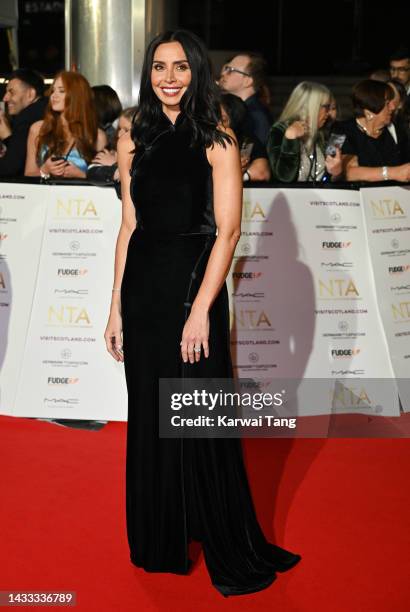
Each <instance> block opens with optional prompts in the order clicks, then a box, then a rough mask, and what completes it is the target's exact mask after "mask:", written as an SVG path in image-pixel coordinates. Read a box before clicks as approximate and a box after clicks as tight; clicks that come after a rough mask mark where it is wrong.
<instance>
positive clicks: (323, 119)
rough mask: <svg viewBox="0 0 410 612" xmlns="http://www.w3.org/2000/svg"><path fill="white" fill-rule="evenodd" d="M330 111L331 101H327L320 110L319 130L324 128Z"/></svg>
mask: <svg viewBox="0 0 410 612" xmlns="http://www.w3.org/2000/svg"><path fill="white" fill-rule="evenodd" d="M329 110H330V101H329V100H325V102H323V104H321V105H320V109H319V115H318V118H317V129H318V130H320V128H322V127H323V126H324V125H325V123H326V121H327V118H328V117H329Z"/></svg>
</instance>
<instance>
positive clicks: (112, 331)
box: [105, 133, 137, 361]
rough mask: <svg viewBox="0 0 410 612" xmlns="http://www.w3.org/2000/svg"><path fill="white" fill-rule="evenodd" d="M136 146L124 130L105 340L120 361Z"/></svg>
mask: <svg viewBox="0 0 410 612" xmlns="http://www.w3.org/2000/svg"><path fill="white" fill-rule="evenodd" d="M133 149H134V143H133V141H132V140H131V137H130V135H129V133H127V134H123V136H121V138H120V139H119V140H118V146H117V153H118V169H119V172H120V179H121V194H122V220H121V227H120V230H119V232H118V238H117V244H116V248H115V264H114V285H113V288H114V289H115V291H113V292H112V299H111V308H110V317H109V320H108V324H107V329H106V331H105V341H106V345H107V350H108V352H109V353H110V354H111V355H112V356H113V357H114V359H116V360H117V361H123V356H122V351H121V347H122V337H121V334H122V322H121V293H120V291H119V289H121V283H122V277H123V274H124V268H125V261H126V257H127V249H128V243H129V240H130V237H131V234H132V233H133V231H134V229H135V228H136V225H137V222H136V217H135V208H134V204H133V202H132V200H131V195H130V181H131V177H130V168H131V162H132V157H133V153H132V152H131V151H133Z"/></svg>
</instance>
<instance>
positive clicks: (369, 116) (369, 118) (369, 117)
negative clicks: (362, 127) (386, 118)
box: [367, 113, 373, 121]
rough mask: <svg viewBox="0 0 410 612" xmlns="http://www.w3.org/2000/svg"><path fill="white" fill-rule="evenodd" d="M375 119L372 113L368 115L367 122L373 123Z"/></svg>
mask: <svg viewBox="0 0 410 612" xmlns="http://www.w3.org/2000/svg"><path fill="white" fill-rule="evenodd" d="M372 119H373V115H371V114H370V113H369V114H368V115H367V120H368V121H371V120H372Z"/></svg>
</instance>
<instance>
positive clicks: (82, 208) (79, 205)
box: [56, 198, 97, 218]
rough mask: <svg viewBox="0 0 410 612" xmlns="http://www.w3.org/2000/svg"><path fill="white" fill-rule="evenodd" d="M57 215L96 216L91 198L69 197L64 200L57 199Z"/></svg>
mask: <svg viewBox="0 0 410 612" xmlns="http://www.w3.org/2000/svg"><path fill="white" fill-rule="evenodd" d="M56 214H57V217H87V218H89V217H91V218H92V217H94V218H96V217H97V210H96V208H95V206H94V203H93V202H92V201H91V200H88V202H87V200H84V198H69V199H68V200H66V201H63V200H57V205H56Z"/></svg>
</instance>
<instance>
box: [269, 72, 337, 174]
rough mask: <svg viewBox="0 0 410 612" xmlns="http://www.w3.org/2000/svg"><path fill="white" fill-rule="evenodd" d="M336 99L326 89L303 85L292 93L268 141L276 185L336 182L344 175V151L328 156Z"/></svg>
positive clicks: (310, 84) (323, 86)
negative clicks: (328, 135)
mask: <svg viewBox="0 0 410 612" xmlns="http://www.w3.org/2000/svg"><path fill="white" fill-rule="evenodd" d="M331 99H332V95H331V93H330V91H329V89H328V88H327V87H325V85H321V84H320V83H312V82H309V81H303V82H302V83H299V85H297V86H296V87H295V89H294V90H293V92H292V93H291V95H290V97H289V99H288V101H287V103H286V105H285V108H284V109H283V111H282V114H281V116H280V117H279V120H278V121H277V122H276V123H274V124H273V126H272V128H271V131H270V135H269V139H268V145H267V150H268V155H269V161H270V165H271V169H272V177H273V180H274V181H279V182H285V183H292V182H296V181H308V182H316V181H318V182H319V181H323V180H336V179H338V178H340V177H341V174H342V160H341V154H340V150H337V151H336V155H335V156H334V157H332V156H330V155H326V152H325V151H326V130H325V125H326V122H327V119H328V116H329V111H330V106H331Z"/></svg>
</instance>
